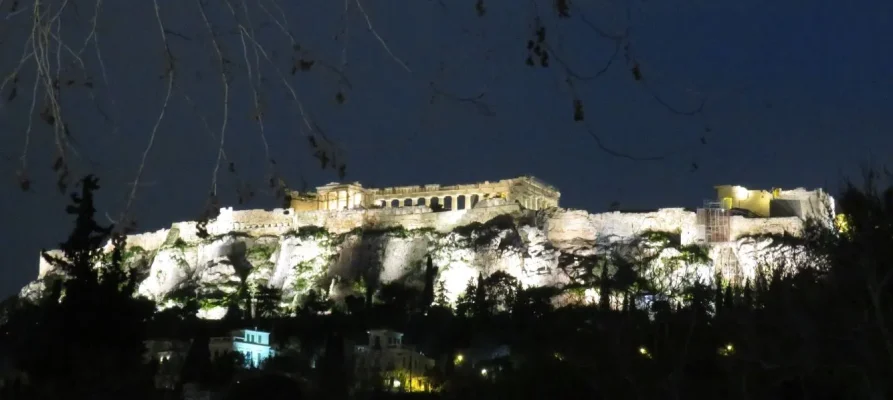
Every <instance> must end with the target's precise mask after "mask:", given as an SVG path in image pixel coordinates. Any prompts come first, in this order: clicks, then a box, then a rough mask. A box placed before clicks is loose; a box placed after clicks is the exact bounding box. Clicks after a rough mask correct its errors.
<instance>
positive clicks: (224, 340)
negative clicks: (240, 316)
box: [209, 329, 275, 368]
mask: <svg viewBox="0 0 893 400" xmlns="http://www.w3.org/2000/svg"><path fill="white" fill-rule="evenodd" d="M209 347H210V351H211V356H212V357H214V358H216V357H219V356H221V355H224V354H226V353H228V352H232V351H234V352H238V353H241V354H242V355H243V356H244V357H245V366H247V367H253V368H258V367H260V365H261V364H262V363H263V362H264V360H266V359H268V358H270V357H273V356H274V355H275V351H273V349H272V347H270V333H269V332H263V331H257V330H251V329H241V330H237V331H233V332H232V334H231V336H224V337H214V338H211V341H210V343H209Z"/></svg>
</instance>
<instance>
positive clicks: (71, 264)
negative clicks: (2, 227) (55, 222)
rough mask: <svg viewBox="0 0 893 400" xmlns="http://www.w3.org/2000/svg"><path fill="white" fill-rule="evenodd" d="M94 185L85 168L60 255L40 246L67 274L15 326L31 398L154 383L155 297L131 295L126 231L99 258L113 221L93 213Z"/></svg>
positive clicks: (114, 394) (98, 394) (100, 393)
mask: <svg viewBox="0 0 893 400" xmlns="http://www.w3.org/2000/svg"><path fill="white" fill-rule="evenodd" d="M98 189H99V184H98V180H97V179H96V178H94V177H93V176H87V177H85V178H84V179H82V180H81V182H80V194H72V196H71V200H72V204H71V205H70V206H68V208H67V211H68V213H69V214H74V215H76V220H75V228H74V230H73V231H72V233H71V235H70V236H69V238H68V240H67V241H66V242H64V243H62V244H61V246H60V247H61V249H62V251H63V253H64V256H63V257H54V256H50V255H49V254H47V253H46V252H44V254H43V257H44V258H45V259H46V260H47V261H49V262H50V263H52V264H53V265H54V266H55V267H56V269H57V270H59V271H61V272H62V273H63V274H64V275H65V279H64V281H61V280H60V281H58V282H57V284H56V285H55V286H54V288H53V290H52V294H51V297H50V298H49V301H46V302H43V303H42V304H41V305H39V306H38V307H40V308H41V311H40V317H39V320H38V323H37V324H34V325H32V326H31V328H30V329H28V330H27V331H25V332H19V334H23V335H24V337H22V338H21V340H20V342H19V343H20V345H21V346H20V347H19V348H18V350H19V351H20V353H19V354H18V355H17V357H16V358H17V361H18V365H19V366H20V367H21V368H22V370H23V371H24V372H26V373H27V374H28V376H29V381H30V384H31V386H32V389H34V390H36V391H37V393H35V395H34V397H36V398H40V397H47V398H63V397H64V398H145V397H146V396H148V395H149V394H150V393H151V390H152V383H153V382H152V375H151V370H150V369H149V368H148V366H147V365H145V364H144V363H143V355H144V353H145V346H144V344H143V342H144V340H145V339H146V337H145V336H146V325H145V321H146V320H148V319H149V318H150V317H151V316H152V313H153V311H154V305H153V304H152V302H150V301H148V300H146V299H140V298H135V297H134V295H135V293H136V287H137V276H136V275H135V274H133V273H131V272H129V271H125V270H124V266H123V261H124V260H123V251H124V246H125V241H124V237H123V236H121V235H112V236H111V242H112V244H113V245H114V251H113V253H112V256H111V257H110V259H109V261H108V262H105V263H103V261H102V260H103V257H102V255H103V254H102V252H103V250H102V245H103V244H104V242H105V241H106V240H108V239H109V236H110V235H111V232H112V231H113V229H112V227H103V226H100V225H99V224H97V223H96V221H95V219H94V214H95V212H96V210H95V208H94V205H93V194H94V192H95V191H96V190H98ZM97 266H98V268H97Z"/></svg>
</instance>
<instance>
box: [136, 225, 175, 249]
mask: <svg viewBox="0 0 893 400" xmlns="http://www.w3.org/2000/svg"><path fill="white" fill-rule="evenodd" d="M168 234H170V229H159V230H157V231H155V232H148V233H137V234H135V235H127V247H128V248H132V247H141V248H142V249H143V250H146V251H152V250H155V249H158V248H159V247H161V245H162V244H164V241H165V240H166V239H167V236H168Z"/></svg>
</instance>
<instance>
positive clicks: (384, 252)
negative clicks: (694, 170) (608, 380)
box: [21, 199, 803, 319]
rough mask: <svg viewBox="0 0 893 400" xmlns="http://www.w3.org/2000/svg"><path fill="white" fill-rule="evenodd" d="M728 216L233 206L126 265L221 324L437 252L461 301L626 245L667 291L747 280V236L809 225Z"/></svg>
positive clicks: (441, 275)
mask: <svg viewBox="0 0 893 400" xmlns="http://www.w3.org/2000/svg"><path fill="white" fill-rule="evenodd" d="M264 215H266V216H267V217H269V218H266V219H265V217H264ZM729 220H730V236H731V238H732V240H731V241H730V242H726V243H722V244H698V243H697V241H698V238H699V233H698V232H699V229H700V228H699V225H698V223H697V217H696V214H695V213H694V212H691V211H686V210H683V209H679V208H671V209H662V210H659V211H655V212H647V213H619V212H612V213H601V214H590V213H588V212H585V211H580V210H566V209H559V208H551V209H545V210H538V211H532V210H527V209H523V208H521V207H520V206H519V205H516V204H507V203H506V202H505V201H500V199H489V200H487V201H486V202H484V201H482V202H481V203H479V204H477V205H476V206H475V207H474V208H471V209H468V210H457V211H445V212H432V211H431V209H429V208H428V207H406V208H399V209H372V210H344V211H306V212H298V213H295V212H293V211H291V210H273V211H259V210H250V211H233V210H232V209H224V210H222V212H221V214H220V217H218V219H217V220H215V221H212V222H211V223H210V224H209V225H208V230H209V233H210V234H211V237H209V238H199V237H198V235H197V232H196V230H195V223H176V224H174V225H173V226H172V227H171V228H170V229H164V230H161V231H158V232H152V233H145V234H140V235H133V236H130V237H128V242H127V246H128V247H127V252H126V257H125V258H126V260H127V263H128V265H129V266H130V267H132V268H135V269H137V270H138V271H139V273H140V274H141V276H142V277H143V278H142V280H141V283H140V285H139V294H141V295H144V296H146V297H149V298H151V299H153V300H155V301H156V302H157V303H158V305H159V307H160V308H165V307H170V306H174V305H178V304H182V303H183V302H185V301H188V300H189V297H190V296H191V297H192V298H197V299H198V301H199V305H200V311H199V316H201V317H202V318H211V319H216V318H221V317H222V316H223V315H224V314H225V313H226V308H227V305H228V304H231V303H232V302H233V300H234V299H236V298H237V297H238V296H240V295H242V294H240V293H245V292H247V293H254V292H256V290H257V289H258V288H260V287H264V286H267V287H272V288H276V289H281V294H282V299H281V300H282V301H281V304H282V305H283V306H285V307H288V306H290V305H293V304H296V303H297V302H298V301H300V300H301V299H302V298H303V297H304V296H305V295H306V294H307V293H308V291H309V290H311V289H314V288H315V289H318V290H320V291H322V292H323V293H327V294H328V295H329V296H330V297H331V298H333V299H335V300H338V299H340V298H343V297H344V296H346V295H349V294H354V293H356V292H357V291H358V290H360V288H361V285H360V283H361V282H368V281H370V280H371V281H376V282H381V283H387V282H395V281H399V282H404V283H406V284H409V285H417V286H418V285H421V282H422V281H423V279H422V277H423V275H424V269H425V263H426V260H427V258H428V257H431V259H432V261H433V264H434V265H435V266H437V267H438V269H439V271H438V277H437V280H438V283H440V282H442V283H443V287H444V289H445V291H446V295H447V298H448V299H449V300H450V301H453V302H454V301H455V300H456V298H457V297H458V296H459V295H460V294H461V293H462V292H463V291H464V290H465V287H466V285H467V284H468V282H469V281H470V280H472V279H476V278H477V277H478V275H479V274H483V275H484V276H487V275H489V274H492V273H494V272H497V271H504V272H506V273H508V274H510V275H511V276H513V277H515V278H516V279H518V280H519V281H520V283H521V284H522V285H524V286H525V287H530V286H544V285H550V286H558V287H561V286H564V285H567V284H569V283H572V282H575V281H576V280H578V279H580V278H579V274H578V272H575V271H577V270H578V269H579V268H580V266H581V265H584V264H585V262H586V261H585V260H587V259H591V258H592V257H593V256H597V255H599V254H606V253H607V251H608V250H607V249H608V248H609V247H610V246H618V245H622V246H627V247H628V248H629V249H632V250H630V251H633V250H634V251H637V252H639V253H636V254H642V255H649V256H655V257H653V260H652V261H650V265H649V266H648V268H646V269H645V270H643V271H642V274H643V275H645V276H650V277H651V279H654V280H655V281H656V282H659V283H660V285H661V286H666V287H678V286H680V285H685V284H690V282H692V281H693V280H701V281H709V280H711V279H713V276H714V274H715V273H717V272H720V273H722V274H723V275H724V276H728V277H730V279H731V277H732V276H736V277H738V278H741V277H743V278H748V277H752V276H753V274H754V272H753V271H754V268H755V267H756V266H757V265H758V264H760V263H761V260H764V259H765V257H764V256H766V255H767V254H768V253H769V252H768V251H767V250H766V249H765V246H764V244H761V243H763V242H759V241H755V240H753V239H748V238H746V237H745V236H747V235H753V234H759V233H785V232H787V233H790V234H794V235H796V234H799V232H800V230H801V229H802V226H803V224H802V221H801V220H799V219H797V218H771V219H746V218H743V217H731V218H730V219H729ZM701 228H703V226H701ZM647 232H663V233H665V236H667V237H671V238H672V240H668V241H666V243H664V245H663V246H662V247H661V246H658V245H657V244H654V241H653V240H651V241H642V240H641V237H642V235H643V234H644V233H647ZM671 242H672V245H667V243H671ZM761 246H762V247H761ZM633 248H635V249H633ZM693 248H697V249H702V251H703V253H704V254H706V258H699V257H693V256H691V254H690V253H691V252H692V251H693V250H692V249H693ZM773 260H774V259H773ZM649 274H650V275H649ZM57 275H58V271H55V270H54V268H53V267H52V266H51V265H50V264H48V263H46V262H45V261H44V260H41V265H40V270H39V277H38V280H37V281H35V282H33V283H31V284H29V285H27V286H26V287H25V288H23V289H22V291H21V296H22V297H26V298H31V299H33V298H36V297H39V296H40V294H41V293H42V292H44V291H45V288H46V282H47V280H49V279H51V278H53V277H54V276H57ZM242 289H244V290H242ZM587 296H588V297H590V298H591V297H592V293H588V294H587Z"/></svg>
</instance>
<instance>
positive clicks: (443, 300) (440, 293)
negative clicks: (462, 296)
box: [434, 280, 450, 308]
mask: <svg viewBox="0 0 893 400" xmlns="http://www.w3.org/2000/svg"><path fill="white" fill-rule="evenodd" d="M434 304H436V305H437V306H438V307H443V308H449V307H450V301H449V299H447V291H446V283H445V282H444V281H443V280H441V281H439V282H437V291H436V294H435V297H434Z"/></svg>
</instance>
